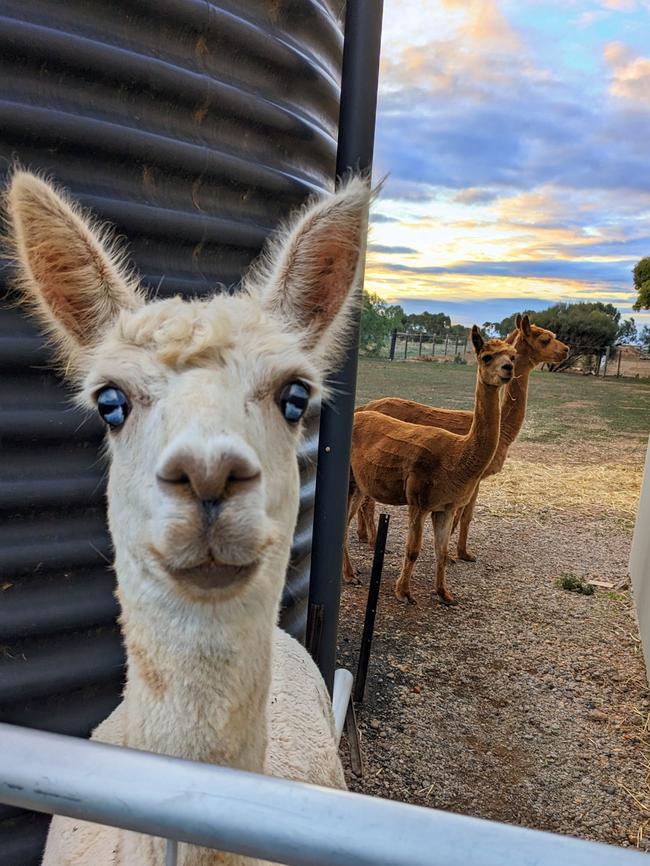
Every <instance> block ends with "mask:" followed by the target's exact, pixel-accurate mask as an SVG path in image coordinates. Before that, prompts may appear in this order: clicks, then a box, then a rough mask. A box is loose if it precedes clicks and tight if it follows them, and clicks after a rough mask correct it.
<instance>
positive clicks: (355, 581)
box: [343, 574, 361, 586]
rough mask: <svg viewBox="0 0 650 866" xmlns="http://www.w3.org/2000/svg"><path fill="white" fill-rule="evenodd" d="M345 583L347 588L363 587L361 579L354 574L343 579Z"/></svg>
mask: <svg viewBox="0 0 650 866" xmlns="http://www.w3.org/2000/svg"><path fill="white" fill-rule="evenodd" d="M343 582H344V583H345V584H346V586H361V579H360V578H358V577H357V576H356V574H353V575H352V577H345V576H344V577H343Z"/></svg>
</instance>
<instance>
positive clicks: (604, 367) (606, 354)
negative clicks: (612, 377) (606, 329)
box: [603, 346, 609, 379]
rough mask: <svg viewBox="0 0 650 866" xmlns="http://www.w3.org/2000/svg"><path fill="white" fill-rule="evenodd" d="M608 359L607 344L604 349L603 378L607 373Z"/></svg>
mask: <svg viewBox="0 0 650 866" xmlns="http://www.w3.org/2000/svg"><path fill="white" fill-rule="evenodd" d="M608 361H609V346H608V347H607V348H606V349H605V365H604V366H603V379H604V378H605V376H606V375H607V362H608Z"/></svg>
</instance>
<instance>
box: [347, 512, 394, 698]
mask: <svg viewBox="0 0 650 866" xmlns="http://www.w3.org/2000/svg"><path fill="white" fill-rule="evenodd" d="M389 520H390V517H389V515H388V514H380V515H379V525H378V526H377V541H376V542H375V555H374V557H373V560H372V571H371V573H370V587H369V589H368V601H367V602H366V617H365V619H364V622H363V634H362V636H361V648H360V649H359V664H358V665H357V675H356V677H355V680H354V700H355V701H356V702H357V703H361V702H362V701H363V693H364V692H365V690H366V677H367V676H368V662H369V661H370V648H371V646H372V636H373V634H374V631H375V616H376V614H377V602H378V600H379V586H380V584H381V572H382V570H383V568H384V553H385V552H386V536H387V535H388V521H389Z"/></svg>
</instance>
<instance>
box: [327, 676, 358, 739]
mask: <svg viewBox="0 0 650 866" xmlns="http://www.w3.org/2000/svg"><path fill="white" fill-rule="evenodd" d="M352 680H353V677H352V674H351V673H350V671H346V670H345V668H338V670H336V671H335V673H334V688H333V690H332V692H333V694H332V712H333V713H334V727H335V728H336V744H337V745H338V743H339V740H340V739H341V733H342V732H343V725H344V724H345V715H346V713H347V711H348V704H349V703H350V695H351V694H352Z"/></svg>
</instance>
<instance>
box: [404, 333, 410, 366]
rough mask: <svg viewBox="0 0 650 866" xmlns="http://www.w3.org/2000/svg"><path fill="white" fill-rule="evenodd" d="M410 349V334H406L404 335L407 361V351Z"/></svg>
mask: <svg viewBox="0 0 650 866" xmlns="http://www.w3.org/2000/svg"><path fill="white" fill-rule="evenodd" d="M408 350H409V335H408V334H405V336H404V360H405V361H406V353H407V352H408Z"/></svg>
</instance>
